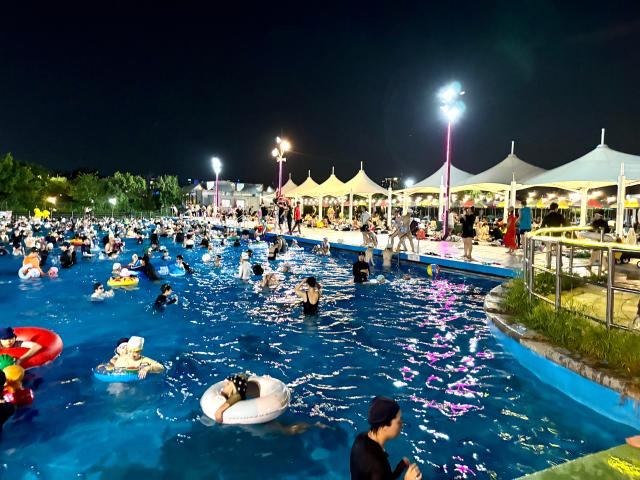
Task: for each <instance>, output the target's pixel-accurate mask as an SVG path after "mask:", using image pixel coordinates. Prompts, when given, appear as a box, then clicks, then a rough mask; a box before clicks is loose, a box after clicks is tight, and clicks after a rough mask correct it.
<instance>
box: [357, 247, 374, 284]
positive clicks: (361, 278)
mask: <svg viewBox="0 0 640 480" xmlns="http://www.w3.org/2000/svg"><path fill="white" fill-rule="evenodd" d="M370 274H371V270H370V269H369V264H368V263H367V262H365V261H364V252H358V260H357V261H356V262H355V263H354V264H353V282H354V283H364V282H366V281H367V280H369V275H370Z"/></svg>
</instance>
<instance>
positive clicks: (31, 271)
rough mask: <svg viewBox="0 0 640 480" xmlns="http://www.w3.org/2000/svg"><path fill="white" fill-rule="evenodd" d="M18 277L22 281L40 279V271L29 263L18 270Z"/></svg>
mask: <svg viewBox="0 0 640 480" xmlns="http://www.w3.org/2000/svg"><path fill="white" fill-rule="evenodd" d="M18 277H20V280H29V279H30V278H40V272H39V271H38V269H36V268H33V266H32V265H31V264H30V263H27V264H26V265H23V266H21V267H20V270H18Z"/></svg>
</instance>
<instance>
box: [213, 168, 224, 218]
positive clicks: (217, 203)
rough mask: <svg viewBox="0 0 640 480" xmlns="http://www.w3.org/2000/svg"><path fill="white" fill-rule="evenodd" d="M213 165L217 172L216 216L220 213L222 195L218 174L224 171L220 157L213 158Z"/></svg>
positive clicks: (214, 214)
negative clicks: (220, 195)
mask: <svg viewBox="0 0 640 480" xmlns="http://www.w3.org/2000/svg"><path fill="white" fill-rule="evenodd" d="M211 166H212V167H213V172H214V173H215V174H216V197H215V201H214V203H213V216H214V217H216V216H217V215H218V207H219V206H220V197H219V192H220V190H219V189H218V176H219V175H220V172H221V171H222V162H221V161H220V159H219V158H218V157H213V158H212V159H211Z"/></svg>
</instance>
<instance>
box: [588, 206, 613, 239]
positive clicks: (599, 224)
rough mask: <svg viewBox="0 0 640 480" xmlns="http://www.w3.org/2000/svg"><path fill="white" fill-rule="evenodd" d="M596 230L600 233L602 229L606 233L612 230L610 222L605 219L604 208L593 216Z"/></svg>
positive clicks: (593, 225)
mask: <svg viewBox="0 0 640 480" xmlns="http://www.w3.org/2000/svg"><path fill="white" fill-rule="evenodd" d="M591 226H592V227H593V231H594V232H598V233H600V230H602V231H603V232H604V233H605V234H607V233H609V232H611V228H610V227H609V223H608V222H607V221H606V220H605V219H604V210H598V211H597V212H596V213H595V215H594V216H593V222H591Z"/></svg>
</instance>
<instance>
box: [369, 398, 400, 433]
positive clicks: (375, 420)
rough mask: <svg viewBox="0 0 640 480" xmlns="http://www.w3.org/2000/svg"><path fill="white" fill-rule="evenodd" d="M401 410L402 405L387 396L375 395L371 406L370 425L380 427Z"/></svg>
mask: <svg viewBox="0 0 640 480" xmlns="http://www.w3.org/2000/svg"><path fill="white" fill-rule="evenodd" d="M399 411H400V405H398V402H396V401H395V400H392V399H391V398H387V397H375V398H374V399H373V400H372V401H371V406H370V407H369V419H368V420H369V425H371V428H378V427H382V426H384V425H387V424H389V422H391V420H393V419H394V418H395V417H396V415H397V414H398V412H399Z"/></svg>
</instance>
